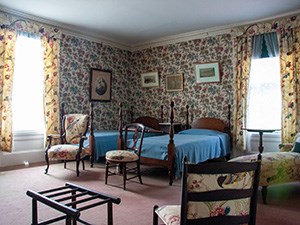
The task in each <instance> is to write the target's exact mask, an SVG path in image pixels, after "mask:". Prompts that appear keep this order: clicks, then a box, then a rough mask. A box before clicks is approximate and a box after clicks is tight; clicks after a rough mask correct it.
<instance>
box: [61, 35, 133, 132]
mask: <svg viewBox="0 0 300 225" xmlns="http://www.w3.org/2000/svg"><path fill="white" fill-rule="evenodd" d="M60 52H61V63H60V72H61V80H60V100H61V103H63V104H64V110H65V112H74V113H76V112H77V113H89V110H90V103H89V81H90V68H98V69H105V70H111V71H112V93H111V102H95V107H94V122H95V123H94V125H95V129H117V128H118V109H119V106H118V105H119V103H120V102H122V103H123V104H124V108H126V106H128V105H129V103H128V102H129V95H130V88H129V87H130V85H129V82H130V76H131V67H130V57H131V53H130V52H129V51H126V50H121V49H118V48H115V47H110V46H107V45H104V44H99V43H95V42H91V41H88V40H84V39H80V38H77V37H74V36H71V35H63V37H62V40H61V50H60Z"/></svg>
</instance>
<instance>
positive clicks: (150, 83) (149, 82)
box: [141, 72, 159, 87]
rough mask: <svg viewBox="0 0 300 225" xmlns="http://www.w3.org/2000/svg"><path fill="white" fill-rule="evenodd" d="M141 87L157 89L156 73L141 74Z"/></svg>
mask: <svg viewBox="0 0 300 225" xmlns="http://www.w3.org/2000/svg"><path fill="white" fill-rule="evenodd" d="M141 82H142V87H158V86H159V79H158V72H148V73H142V74H141Z"/></svg>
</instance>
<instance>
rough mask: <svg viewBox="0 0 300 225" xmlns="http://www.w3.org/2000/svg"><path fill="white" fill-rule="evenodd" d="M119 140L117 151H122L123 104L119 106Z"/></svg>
mask: <svg viewBox="0 0 300 225" xmlns="http://www.w3.org/2000/svg"><path fill="white" fill-rule="evenodd" d="M119 106H120V109H119V139H118V149H123V132H122V130H123V109H122V107H123V104H122V102H120V104H119Z"/></svg>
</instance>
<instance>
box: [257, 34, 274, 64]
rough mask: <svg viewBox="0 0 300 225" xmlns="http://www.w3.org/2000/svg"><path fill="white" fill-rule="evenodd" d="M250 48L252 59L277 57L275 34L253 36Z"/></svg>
mask: <svg viewBox="0 0 300 225" xmlns="http://www.w3.org/2000/svg"><path fill="white" fill-rule="evenodd" d="M252 46H253V51H252V59H259V58H264V57H276V56H278V55H279V45H278V39H277V34H276V32H272V33H265V34H260V35H255V36H253V38H252Z"/></svg>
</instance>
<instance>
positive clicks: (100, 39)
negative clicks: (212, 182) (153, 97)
mask: <svg viewBox="0 0 300 225" xmlns="http://www.w3.org/2000/svg"><path fill="white" fill-rule="evenodd" d="M0 11H2V12H4V13H9V14H13V15H15V16H19V17H23V18H25V19H30V20H33V21H37V22H40V23H44V24H47V25H51V26H55V27H58V28H60V29H61V30H62V33H63V34H66V35H71V36H75V37H78V38H81V39H85V40H88V41H92V42H96V43H100V44H105V45H109V46H112V47H116V48H119V49H123V50H127V51H131V52H134V51H139V50H143V49H147V48H152V47H158V46H163V45H169V44H175V43H179V42H184V41H190V40H195V39H199V38H204V37H210V36H216V35H222V34H227V33H230V32H231V30H232V29H234V28H237V27H240V26H247V25H250V24H254V23H261V22H266V21H270V20H274V19H277V18H282V17H287V16H293V15H296V14H300V10H296V11H292V12H288V13H285V14H280V15H277V16H273V17H268V18H263V19H260V20H252V21H247V22H243V23H234V24H229V25H225V26H217V27H211V28H207V29H201V30H196V31H192V32H186V33H181V34H178V35H171V36H166V37H163V38H159V39H156V40H152V41H149V42H144V43H138V44H135V45H128V44H125V43H121V42H118V41H116V40H111V39H108V38H106V37H104V36H101V35H96V34H92V33H81V32H79V31H78V28H76V27H74V26H70V25H67V24H64V23H59V22H56V21H53V20H49V19H45V18H42V17H38V16H34V15H31V14H27V13H23V12H20V11H17V10H14V9H10V8H7V7H2V6H0Z"/></svg>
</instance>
